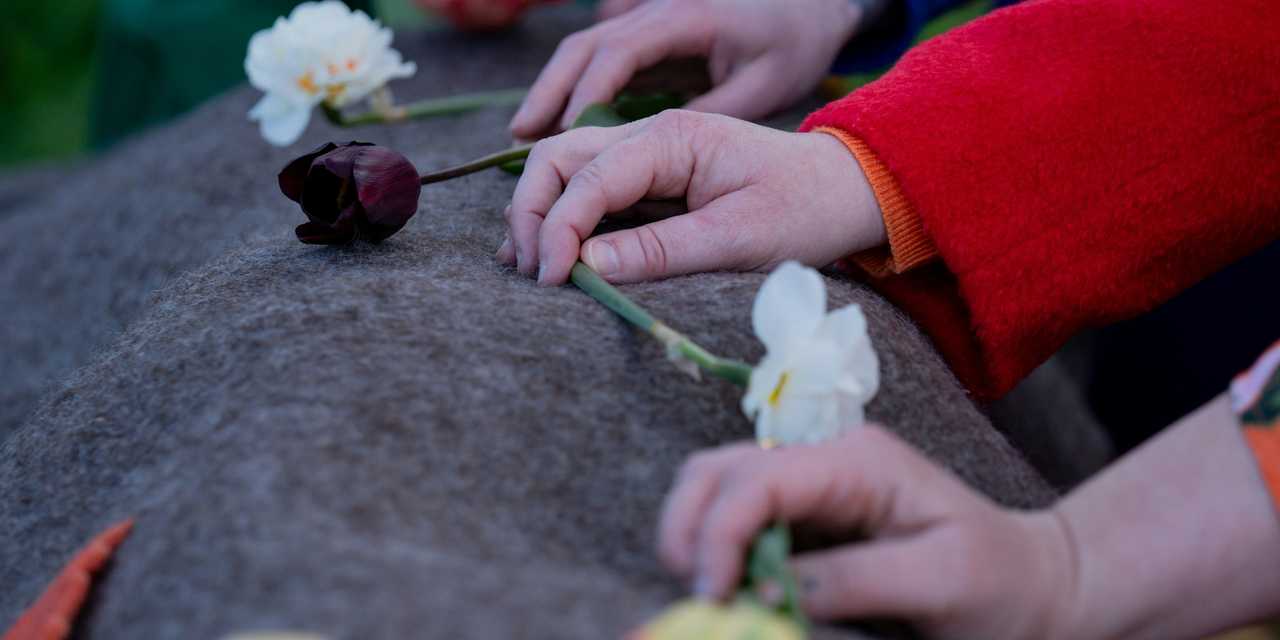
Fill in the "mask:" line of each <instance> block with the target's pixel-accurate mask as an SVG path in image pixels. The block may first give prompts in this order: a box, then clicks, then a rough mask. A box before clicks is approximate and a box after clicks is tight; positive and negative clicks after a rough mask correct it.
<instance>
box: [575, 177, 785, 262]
mask: <svg viewBox="0 0 1280 640" xmlns="http://www.w3.org/2000/svg"><path fill="white" fill-rule="evenodd" d="M749 201H750V194H748V193H746V192H742V191H739V192H734V193H731V194H729V195H726V196H721V197H720V198H717V199H715V200H713V201H711V202H710V203H708V204H707V205H706V206H704V207H703V208H701V209H697V210H694V211H690V212H689V213H687V214H685V215H679V216H675V217H671V218H667V219H665V220H659V221H657V222H652V223H649V224H646V225H644V226H641V227H636V228H634V229H623V230H621V231H614V232H611V233H606V234H603V235H600V236H598V237H595V238H591V239H590V240H587V242H586V243H585V244H584V245H583V247H582V261H583V262H585V263H587V265H588V266H590V267H591V268H592V269H594V270H596V271H597V272H598V273H599V274H600V275H601V276H602V277H603V278H605V279H606V280H608V281H610V282H614V283H618V284H622V283H627V282H643V281H647V280H657V279H661V278H670V277H672V276H677V275H682V274H686V273H700V272H704V271H718V270H742V271H750V270H753V269H756V268H759V267H762V266H764V264H765V263H766V262H767V261H768V256H769V255H771V254H772V250H771V249H770V248H769V242H768V240H767V237H768V236H767V234H761V233H758V232H756V231H755V230H754V229H753V228H752V227H751V225H752V223H751V222H750V219H749V218H748V217H746V216H742V215H741V212H742V211H744V210H746V209H747V207H749V206H751V205H750V202H749ZM752 238H755V239H756V240H754V241H753V240H752Z"/></svg>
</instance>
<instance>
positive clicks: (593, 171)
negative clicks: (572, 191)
mask: <svg viewBox="0 0 1280 640" xmlns="http://www.w3.org/2000/svg"><path fill="white" fill-rule="evenodd" d="M570 181H571V182H572V183H573V185H574V187H576V188H579V189H587V190H590V191H593V192H598V193H600V194H603V193H604V187H605V176H604V170H603V169H601V168H600V164H599V163H598V162H596V161H594V160H593V161H591V162H588V163H587V164H586V165H584V166H583V167H582V168H581V169H579V170H578V172H577V173H575V174H573V178H571V179H570Z"/></svg>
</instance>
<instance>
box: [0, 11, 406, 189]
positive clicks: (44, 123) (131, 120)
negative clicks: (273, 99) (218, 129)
mask: <svg viewBox="0 0 1280 640" xmlns="http://www.w3.org/2000/svg"><path fill="white" fill-rule="evenodd" d="M295 4H297V1H296V0H60V1H58V2H48V1H46V0H8V1H7V2H6V3H5V5H6V9H8V11H7V12H6V14H7V15H6V18H7V19H6V20H4V21H0V168H5V169H7V168H13V167H15V166H18V165H25V164H34V163H40V162H45V161H51V160H57V159H63V158H68V157H72V156H75V155H77V154H81V153H85V152H87V151H88V150H91V149H95V148H105V147H106V146H109V145H110V144H111V143H112V142H115V141H116V140H118V139H120V138H121V137H123V136H125V135H127V134H128V133H130V132H132V131H134V130H136V129H137V128H140V127H143V126H146V125H147V124H151V123H155V122H160V121H163V120H165V119H167V118H169V117H171V116H173V115H175V114H178V113H181V112H183V111H185V110H187V109H188V108H190V107H192V106H194V105H196V104H199V103H200V102H201V101H203V100H204V99H206V98H207V97H208V96H210V95H213V94H216V93H217V92H219V91H221V90H223V89H225V88H226V87H228V86H232V85H234V84H236V83H239V82H241V81H243V79H244V71H243V67H242V66H241V65H242V61H243V59H244V48H245V45H246V44H247V43H248V40H249V36H250V35H251V34H252V33H253V32H254V31H257V30H258V29H262V28H265V27H268V26H270V25H271V23H272V21H273V20H274V19H275V17H276V16H278V15H282V14H285V13H288V11H289V9H290V8H291V7H292V6H293V5H295ZM348 4H350V5H352V6H356V7H360V8H363V9H365V10H366V11H368V10H372V11H373V13H374V14H375V15H376V16H377V17H378V18H380V19H381V20H382V21H383V22H384V23H387V24H389V25H391V26H393V27H406V26H412V25H421V24H429V23H430V22H431V21H430V19H429V18H427V17H426V16H425V15H424V14H423V13H422V12H420V11H419V10H417V9H416V8H414V7H413V6H411V5H410V4H409V0H352V1H350V2H348ZM156 78H162V79H163V81H162V82H157V81H156ZM99 80H101V81H99Z"/></svg>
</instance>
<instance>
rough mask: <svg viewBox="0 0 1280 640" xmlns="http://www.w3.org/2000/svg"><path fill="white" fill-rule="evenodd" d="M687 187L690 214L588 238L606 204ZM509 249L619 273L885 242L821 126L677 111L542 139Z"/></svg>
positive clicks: (840, 150) (619, 278) (549, 275)
mask: <svg viewBox="0 0 1280 640" xmlns="http://www.w3.org/2000/svg"><path fill="white" fill-rule="evenodd" d="M677 197H683V198H684V199H685V201H686V204H687V205H688V209H689V213H686V214H683V215H677V216H674V217H670V218H666V219H664V220H659V221H657V222H653V223H651V224H648V225H645V226H642V227H637V228H634V229H627V230H623V231H616V232H613V233H607V234H604V235H601V236H599V237H596V238H592V239H591V240H590V241H587V242H586V243H585V244H583V241H584V240H586V239H587V238H588V237H589V236H590V235H591V233H592V232H593V231H594V230H595V227H596V224H597V223H598V222H599V221H600V220H601V218H603V217H604V216H605V215H606V214H607V213H614V212H621V211H623V210H625V209H627V208H628V207H630V206H631V205H634V204H636V203H637V202H639V201H640V200H642V199H663V198H677ZM507 220H508V224H509V228H508V238H507V240H506V241H505V242H504V243H503V245H502V247H501V248H500V249H499V250H498V255H497V258H498V260H500V261H502V262H503V263H506V264H515V265H517V266H518V267H519V269H520V271H521V272H522V273H525V274H533V273H534V272H535V271H536V272H537V273H538V274H539V275H538V282H539V283H540V284H544V285H553V284H560V283H563V282H565V280H566V279H567V278H568V277H569V271H570V269H572V268H573V264H574V262H575V261H577V260H578V257H579V252H581V256H582V260H583V261H584V262H586V263H587V264H588V265H590V266H591V267H592V268H593V269H595V270H596V271H598V272H599V273H600V274H601V275H602V276H603V277H605V278H606V279H608V280H609V281H611V282H636V281H640V280H651V279H655V278H664V277H668V276H673V275H677V274H684V273H693V272H699V271H712V270H719V269H733V270H753V269H769V268H772V267H773V266H776V265H777V264H779V263H781V262H783V261H784V260H788V259H793V260H798V261H800V262H803V263H805V264H809V265H813V266H822V265H825V264H829V263H831V262H833V261H835V260H837V259H839V258H841V257H844V256H846V255H849V254H851V253H854V252H857V251H860V250H863V249H867V248H870V247H874V246H879V245H881V244H884V242H885V229H884V222H883V220H882V219H881V215H880V210H879V205H877V204H876V200H875V196H874V194H873V193H872V192H871V187H870V185H868V184H867V181H866V178H865V177H864V176H863V174H862V171H861V169H860V168H859V166H858V163H857V161H855V160H854V159H853V156H852V155H851V154H850V153H849V151H848V149H846V148H845V146H844V144H842V143H841V142H840V141H839V140H836V139H835V138H834V137H832V136H829V135H826V134H823V133H790V132H784V131H778V130H775V129H770V128H767V127H762V126H759V125H754V124H751V123H749V122H744V121H741V120H735V119H733V118H728V117H725V116H720V115H713V114H704V113H694V112H690V111H666V112H663V113H660V114H658V115H656V116H654V117H652V118H646V119H644V120H640V121H637V122H633V123H630V124H626V125H622V126H618V127H610V128H592V127H587V128H580V129H573V130H571V131H567V132H565V133H563V134H560V135H558V136H555V137H553V138H547V139H545V140H542V141H541V142H539V143H538V144H537V145H536V146H535V147H534V149H533V152H532V153H531V154H530V155H529V159H528V161H527V162H526V163H525V170H524V175H523V176H521V178H520V183H519V184H518V185H516V189H515V194H514V195H513V197H512V200H511V205H510V207H508V209H507Z"/></svg>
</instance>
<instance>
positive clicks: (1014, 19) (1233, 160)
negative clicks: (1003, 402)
mask: <svg viewBox="0 0 1280 640" xmlns="http://www.w3.org/2000/svg"><path fill="white" fill-rule="evenodd" d="M1277 27H1280V4H1278V3H1276V2H1274V1H1272V0H1242V1H1240V2H1231V3H1206V2H1201V1H1199V0H1166V1H1162V2H1133V1H1132V0H1042V1H1037V2H1024V3H1021V4H1018V5H1015V6H1012V7H1009V8H1006V9H1002V10H1000V11H996V12H993V13H992V14H990V15H988V16H987V17H985V18H982V19H979V20H976V21H974V22H972V23H970V24H968V25H966V26H964V27H961V28H958V29H955V30H953V31H950V32H948V33H946V34H944V35H942V36H940V37H938V38H934V39H932V40H930V41H928V42H926V43H924V44H922V45H921V46H919V47H917V48H916V49H914V50H912V51H911V52H910V53H908V54H907V55H906V56H904V57H903V58H902V60H901V61H900V62H899V63H898V64H897V65H896V66H895V67H894V68H893V70H892V71H890V72H889V73H888V74H886V75H885V76H884V77H882V78H881V79H880V80H878V81H877V82H874V83H871V84H869V85H867V86H865V87H863V88H861V89H860V90H858V91H856V92H854V93H853V94H852V95H851V96H849V97H847V98H845V99H843V100H840V101H837V102H834V103H832V104H831V105H828V106H827V107H825V108H823V109H822V110H820V111H818V112H817V113H815V114H814V115H813V116H811V117H810V118H809V119H808V120H807V121H806V124H805V126H806V127H816V126H832V127H838V128H841V129H843V130H845V131H847V132H849V133H851V134H853V135H855V136H857V137H858V138H860V139H862V140H863V141H865V142H866V143H867V145H868V146H869V147H870V148H871V150H872V151H874V152H875V153H876V155H877V156H878V157H879V158H880V159H881V160H882V161H883V162H884V163H885V165H886V166H887V167H888V168H889V170H890V171H891V172H892V173H893V175H894V177H895V178H896V179H897V180H898V183H899V184H900V185H901V187H902V191H903V194H904V195H905V197H906V199H907V200H908V201H909V202H910V203H911V205H912V207H913V208H914V209H915V210H916V212H917V213H918V214H919V215H920V218H921V221H922V223H923V227H924V230H925V232H926V233H927V234H928V235H929V238H930V240H932V242H933V244H934V245H935V246H936V247H937V249H938V253H939V256H940V257H941V263H942V264H941V265H940V266H937V267H935V268H934V269H921V270H917V271H915V272H911V273H907V274H904V275H902V276H898V277H893V278H887V279H886V280H884V286H883V287H882V290H883V291H885V292H886V293H888V294H889V295H891V296H892V297H893V299H894V300H895V301H897V302H898V303H899V304H900V305H902V306H904V308H907V309H908V310H909V311H911V313H912V315H913V316H914V317H915V318H916V319H917V321H919V322H921V323H923V324H924V325H925V326H926V327H928V329H929V331H930V333H931V334H932V335H933V337H934V339H935V341H936V343H937V344H938V345H939V346H940V348H942V349H943V351H944V353H945V354H946V355H947V357H948V360H949V361H950V362H951V364H952V366H953V367H954V368H955V370H956V371H957V372H958V373H959V374H960V377H961V379H962V380H963V381H964V382H965V384H966V385H967V386H968V387H969V388H970V389H971V390H972V391H973V392H974V393H975V394H976V395H977V396H979V397H982V398H988V399H989V398H995V397H999V396H1000V395H1002V394H1004V393H1005V392H1006V391H1008V390H1009V389H1010V388H1011V387H1012V386H1013V385H1014V384H1015V383H1016V382H1017V381H1019V380H1021V379H1022V378H1023V377H1024V376H1026V375H1027V374H1028V373H1029V372H1030V371H1031V370H1032V369H1034V368H1035V367H1036V366H1037V365H1039V364H1040V363H1041V362H1043V361H1044V360H1045V359H1046V358H1048V357H1049V356H1050V355H1051V354H1053V353H1054V352H1055V351H1056V350H1057V349H1058V348H1059V347H1061V346H1062V344H1063V343H1064V342H1065V341H1066V340H1067V339H1068V338H1070V337H1071V336H1073V335H1075V334H1076V333H1077V332H1079V331H1081V330H1082V329H1085V328H1089V327H1096V326H1101V325H1104V324H1108V323H1111V322H1115V321H1118V320H1121V319H1125V318H1130V317H1134V316H1136V315H1138V314H1141V313H1144V312H1147V311H1150V310H1151V309H1153V308H1155V307H1156V306H1157V305H1159V304H1160V303H1162V302H1164V301H1166V300H1168V299H1169V298H1171V297H1172V296H1174V295H1175V294H1177V293H1178V292H1180V291H1182V290H1184V289H1186V288H1187V287H1189V286H1191V285H1192V284H1194V283H1196V282H1198V281H1199V280H1201V279H1203V278H1204V277H1206V276H1208V275H1209V274H1212V273H1214V272H1216V271H1218V270H1219V269H1222V268H1223V267H1225V266H1226V265H1228V264H1231V263H1232V262H1234V261H1237V260H1240V259H1242V258H1244V257H1246V256H1248V255H1249V254H1251V253H1253V252H1255V251H1257V250H1259V249H1261V248H1262V247H1264V246H1266V245H1267V244H1268V243H1270V242H1272V241H1274V240H1276V239H1277V238H1280V216H1277V215H1276V211H1277V210H1280V163H1278V162H1276V149H1277V148H1280V74H1278V73H1276V69H1280V49H1277V48H1276V47H1275V40H1276V29H1277ZM938 271H945V274H939V273H937V272H938ZM922 291H923V292H924V293H922Z"/></svg>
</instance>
